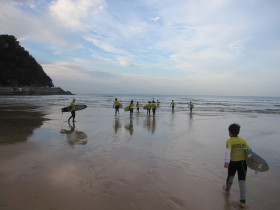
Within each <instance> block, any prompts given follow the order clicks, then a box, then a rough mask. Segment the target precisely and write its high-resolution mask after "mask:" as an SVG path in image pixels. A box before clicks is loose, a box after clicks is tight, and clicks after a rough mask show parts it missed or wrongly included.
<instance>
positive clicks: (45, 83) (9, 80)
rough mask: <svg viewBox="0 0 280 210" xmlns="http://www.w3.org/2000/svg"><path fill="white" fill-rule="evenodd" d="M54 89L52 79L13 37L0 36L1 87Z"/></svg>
mask: <svg viewBox="0 0 280 210" xmlns="http://www.w3.org/2000/svg"><path fill="white" fill-rule="evenodd" d="M8 86H9V87H26V86H29V87H53V86H54V85H53V82H52V80H51V78H50V77H49V76H48V75H47V74H46V73H45V72H44V70H43V68H42V67H41V65H40V64H38V63H37V61H36V60H35V59H34V58H33V57H32V56H31V55H30V54H29V53H28V52H27V51H26V50H25V49H24V48H23V47H21V46H20V44H19V42H18V41H17V39H16V38H15V37H14V36H12V35H0V87H8Z"/></svg>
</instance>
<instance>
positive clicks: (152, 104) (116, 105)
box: [113, 98, 194, 116]
mask: <svg viewBox="0 0 280 210" xmlns="http://www.w3.org/2000/svg"><path fill="white" fill-rule="evenodd" d="M120 106H121V105H120V102H119V101H118V99H117V98H115V101H114V104H113V107H114V108H115V114H117V113H118V114H119V113H120V111H119V109H120ZM159 106H160V102H159V100H157V102H155V101H154V100H153V101H148V104H147V105H145V106H144V107H143V108H144V109H146V110H147V115H149V116H150V115H151V109H152V113H153V116H155V114H156V109H157V107H159ZM170 106H171V107H172V112H174V108H175V102H174V100H172V101H171V103H170ZM188 107H189V109H190V112H191V113H192V110H193V108H194V105H193V103H192V102H191V101H190V103H189V104H188ZM139 108H140V104H139V102H137V103H136V109H137V112H139ZM133 109H134V101H133V100H131V101H130V104H129V112H130V116H132V114H133Z"/></svg>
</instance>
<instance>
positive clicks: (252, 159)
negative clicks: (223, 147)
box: [245, 149, 269, 172]
mask: <svg viewBox="0 0 280 210" xmlns="http://www.w3.org/2000/svg"><path fill="white" fill-rule="evenodd" d="M245 158H246V164H247V166H248V167H249V168H251V169H252V170H255V171H256V172H259V171H260V172H265V171H268V170H269V165H268V163H267V162H266V161H265V160H264V159H263V158H262V157H261V156H259V155H258V154H257V153H255V152H253V151H252V150H249V149H245Z"/></svg>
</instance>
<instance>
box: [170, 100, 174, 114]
mask: <svg viewBox="0 0 280 210" xmlns="http://www.w3.org/2000/svg"><path fill="white" fill-rule="evenodd" d="M170 106H172V112H174V107H175V102H174V100H172V101H171V103H170Z"/></svg>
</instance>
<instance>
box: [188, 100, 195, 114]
mask: <svg viewBox="0 0 280 210" xmlns="http://www.w3.org/2000/svg"><path fill="white" fill-rule="evenodd" d="M188 107H189V108H190V112H191V113H192V109H193V108H194V105H193V103H192V102H191V101H190V103H189V106H188Z"/></svg>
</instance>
